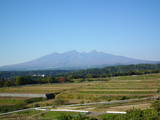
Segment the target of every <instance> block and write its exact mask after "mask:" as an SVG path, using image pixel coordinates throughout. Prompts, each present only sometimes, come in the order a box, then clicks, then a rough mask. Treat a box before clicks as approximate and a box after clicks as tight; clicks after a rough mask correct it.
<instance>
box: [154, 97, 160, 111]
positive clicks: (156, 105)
mask: <svg viewBox="0 0 160 120" xmlns="http://www.w3.org/2000/svg"><path fill="white" fill-rule="evenodd" d="M152 107H153V108H154V109H155V110H156V111H157V112H160V100H156V101H155V102H153V103H152Z"/></svg>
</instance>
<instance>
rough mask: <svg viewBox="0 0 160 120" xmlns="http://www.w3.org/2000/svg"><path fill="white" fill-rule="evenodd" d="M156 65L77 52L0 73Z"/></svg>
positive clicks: (47, 57) (50, 56)
mask: <svg viewBox="0 0 160 120" xmlns="http://www.w3.org/2000/svg"><path fill="white" fill-rule="evenodd" d="M143 63H156V62H155V61H147V60H139V59H133V58H128V57H123V56H116V55H112V54H107V53H104V52H97V51H91V52H77V51H69V52H65V53H52V54H50V55H46V56H43V57H41V58H38V59H35V60H32V61H29V62H25V63H20V64H15V65H7V66H2V67H0V70H1V71H9V70H48V69H49V70H50V69H51V70H55V69H84V68H93V67H104V66H112V65H129V64H143Z"/></svg>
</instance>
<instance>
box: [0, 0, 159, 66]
mask: <svg viewBox="0 0 160 120" xmlns="http://www.w3.org/2000/svg"><path fill="white" fill-rule="evenodd" d="M69 50H78V51H90V50H97V51H104V52H106V53H111V54H116V55H122V56H128V57H133V58H139V59H149V60H160V0H0V65H6V64H14V63H20V62H24V61H28V60H32V59H34V58H37V57H40V56H43V55H46V54H50V53H52V52H64V51H69Z"/></svg>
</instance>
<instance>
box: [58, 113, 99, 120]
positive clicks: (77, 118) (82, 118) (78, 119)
mask: <svg viewBox="0 0 160 120" xmlns="http://www.w3.org/2000/svg"><path fill="white" fill-rule="evenodd" d="M58 120H97V119H96V118H91V117H87V116H86V115H82V114H78V115H70V114H62V115H61V116H60V117H59V118H58Z"/></svg>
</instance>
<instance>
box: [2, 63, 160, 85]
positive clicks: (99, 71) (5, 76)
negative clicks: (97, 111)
mask: <svg viewBox="0 0 160 120" xmlns="http://www.w3.org/2000/svg"><path fill="white" fill-rule="evenodd" d="M150 73H160V64H139V65H119V66H111V67H105V68H92V69H86V70H72V71H71V70H70V71H67V70H66V71H63V70H60V71H59V72H58V71H47V70H46V71H26V72H25V71H23V72H22V71H20V72H18V71H10V72H9V71H8V72H0V87H7V86H18V85H27V84H44V83H64V82H73V81H72V80H73V79H79V78H82V79H84V80H85V79H87V78H105V77H113V76H127V75H142V74H150ZM35 74H36V76H35ZM42 74H43V75H45V76H41V75H42Z"/></svg>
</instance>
